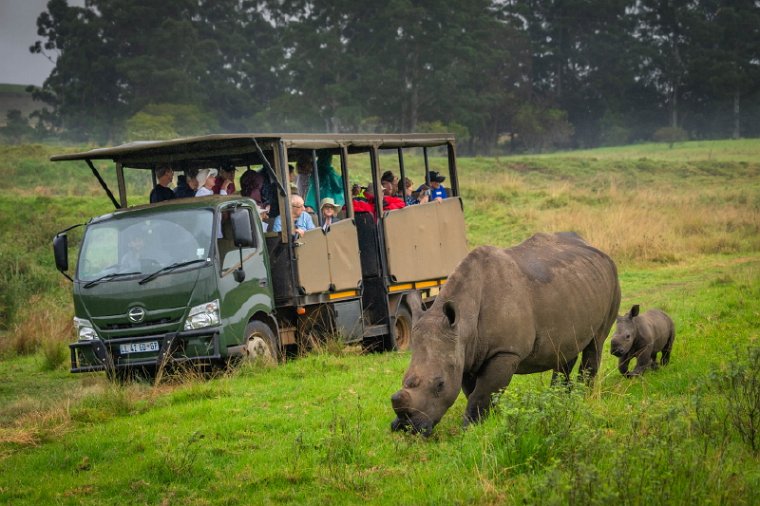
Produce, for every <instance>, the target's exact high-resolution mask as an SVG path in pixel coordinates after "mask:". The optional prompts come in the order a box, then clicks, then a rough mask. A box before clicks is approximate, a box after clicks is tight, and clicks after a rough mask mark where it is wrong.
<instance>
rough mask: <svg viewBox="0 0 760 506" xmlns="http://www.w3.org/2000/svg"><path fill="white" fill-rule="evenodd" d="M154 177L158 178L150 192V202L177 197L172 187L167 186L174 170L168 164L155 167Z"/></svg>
mask: <svg viewBox="0 0 760 506" xmlns="http://www.w3.org/2000/svg"><path fill="white" fill-rule="evenodd" d="M156 178H157V179H158V183H156V186H155V187H154V188H153V190H151V192H150V203H151V204H155V203H156V202H161V201H163V200H171V199H173V198H176V197H177V196H176V195H174V192H173V191H172V189H171V188H169V183H171V182H172V179H173V178H174V171H173V170H172V168H171V167H169V166H168V165H162V166H161V167H159V168H157V169H156Z"/></svg>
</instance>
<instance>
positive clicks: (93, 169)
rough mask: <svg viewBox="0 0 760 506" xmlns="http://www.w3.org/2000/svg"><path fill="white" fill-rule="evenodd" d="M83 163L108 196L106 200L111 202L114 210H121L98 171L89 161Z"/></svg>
mask: <svg viewBox="0 0 760 506" xmlns="http://www.w3.org/2000/svg"><path fill="white" fill-rule="evenodd" d="M85 162H87V165H89V166H90V170H91V171H92V173H93V174H94V175H95V177H96V178H97V179H98V183H100V186H102V187H103V189H104V190H105V191H106V195H108V198H109V199H111V202H113V206H114V207H115V208H116V209H121V206H120V205H119V203H118V202H116V198H115V197H114V196H113V193H111V190H110V189H109V188H108V185H107V184H106V182H105V181H104V180H103V178H102V177H101V176H100V172H98V169H96V168H95V166H94V165H93V164H92V160H90V159H89V158H88V159H87V160H85Z"/></svg>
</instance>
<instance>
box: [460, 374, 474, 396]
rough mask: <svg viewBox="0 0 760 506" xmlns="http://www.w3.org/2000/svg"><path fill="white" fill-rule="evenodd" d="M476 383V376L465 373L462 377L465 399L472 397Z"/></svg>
mask: <svg viewBox="0 0 760 506" xmlns="http://www.w3.org/2000/svg"><path fill="white" fill-rule="evenodd" d="M476 382H477V378H476V377H475V375H474V374H470V373H465V374H464V375H463V376H462V392H464V396H465V397H467V398H469V397H470V394H471V393H472V391H473V390H475V385H476Z"/></svg>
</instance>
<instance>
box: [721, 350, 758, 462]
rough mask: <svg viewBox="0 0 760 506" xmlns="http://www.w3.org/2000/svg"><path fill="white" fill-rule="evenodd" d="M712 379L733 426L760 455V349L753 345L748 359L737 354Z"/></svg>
mask: <svg viewBox="0 0 760 506" xmlns="http://www.w3.org/2000/svg"><path fill="white" fill-rule="evenodd" d="M711 379H712V381H713V384H714V387H715V388H716V389H717V390H718V391H719V392H720V393H721V394H722V396H723V398H724V399H725V402H726V405H727V410H726V412H727V415H728V420H729V422H730V424H731V426H732V427H733V428H734V430H735V431H736V432H737V433H738V434H739V437H740V438H741V440H742V441H743V442H744V443H746V444H747V445H749V447H750V448H751V449H752V451H753V452H754V453H760V346H758V345H750V346H749V347H748V348H747V349H746V355H745V356H744V357H742V356H741V354H740V352H739V351H736V355H735V359H734V360H731V361H729V363H728V365H727V366H726V368H725V369H724V370H721V371H717V372H715V373H713V374H712V376H711Z"/></svg>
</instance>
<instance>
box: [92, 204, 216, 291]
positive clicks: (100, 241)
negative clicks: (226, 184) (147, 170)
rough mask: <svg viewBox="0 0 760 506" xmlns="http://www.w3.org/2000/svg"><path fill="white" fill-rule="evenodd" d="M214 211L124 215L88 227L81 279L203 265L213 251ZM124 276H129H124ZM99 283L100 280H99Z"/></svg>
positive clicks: (106, 278)
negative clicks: (185, 265)
mask: <svg viewBox="0 0 760 506" xmlns="http://www.w3.org/2000/svg"><path fill="white" fill-rule="evenodd" d="M213 217H214V214H213V212H212V211H211V210H210V209H193V210H176V211H166V212H164V213H162V214H160V215H150V216H145V215H141V216H125V217H116V218H114V219H111V220H108V221H104V222H101V223H94V224H91V225H90V226H88V227H87V232H86V233H85V236H84V241H83V242H82V249H81V252H80V254H79V266H78V270H77V276H78V278H79V280H80V281H88V282H89V281H95V280H100V279H101V278H102V279H103V281H108V280H112V279H119V278H120V277H126V276H127V275H129V274H133V275H135V276H137V275H143V276H144V275H146V274H150V273H153V272H156V271H157V270H159V269H162V268H164V267H167V266H170V265H172V264H177V263H184V262H188V268H193V267H199V266H201V265H203V264H202V263H201V262H192V261H194V260H202V259H206V258H208V257H209V256H210V251H211V232H212V227H213V222H214V220H213ZM120 274H124V276H119V275H120ZM96 282H98V281H96Z"/></svg>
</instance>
